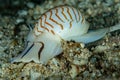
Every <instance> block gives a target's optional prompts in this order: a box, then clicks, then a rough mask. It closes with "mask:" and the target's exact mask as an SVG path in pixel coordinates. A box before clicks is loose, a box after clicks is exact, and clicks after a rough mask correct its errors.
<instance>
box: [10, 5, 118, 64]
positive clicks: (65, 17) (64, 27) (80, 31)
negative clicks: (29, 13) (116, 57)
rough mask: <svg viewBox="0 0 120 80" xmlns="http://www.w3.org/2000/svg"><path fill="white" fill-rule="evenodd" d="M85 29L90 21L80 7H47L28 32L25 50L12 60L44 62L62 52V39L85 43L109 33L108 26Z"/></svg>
mask: <svg viewBox="0 0 120 80" xmlns="http://www.w3.org/2000/svg"><path fill="white" fill-rule="evenodd" d="M88 28H89V24H88V23H87V22H86V21H85V18H84V16H82V14H81V13H80V11H79V10H77V9H75V8H73V7H70V6H59V7H55V8H53V9H50V10H49V11H47V12H46V13H44V14H43V15H42V16H41V17H40V19H39V20H38V22H37V23H36V24H35V27H34V29H33V30H31V31H30V32H29V35H28V38H27V46H26V48H25V50H24V51H23V52H22V54H20V55H19V56H18V57H15V58H13V59H12V61H11V62H12V63H13V62H30V61H34V62H36V63H43V64H46V63H47V62H48V60H49V59H51V58H53V57H55V56H56V55H59V54H60V53H61V52H62V47H61V40H62V39H63V40H67V41H70V40H74V41H76V42H83V43H85V44H86V43H90V42H93V41H96V40H98V39H100V38H102V37H103V36H104V35H105V34H106V33H107V32H109V28H106V29H100V30H96V31H88ZM118 28H119V27H118ZM119 29H120V28H119Z"/></svg>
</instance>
